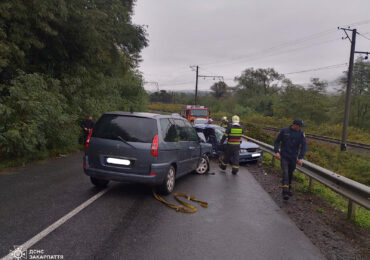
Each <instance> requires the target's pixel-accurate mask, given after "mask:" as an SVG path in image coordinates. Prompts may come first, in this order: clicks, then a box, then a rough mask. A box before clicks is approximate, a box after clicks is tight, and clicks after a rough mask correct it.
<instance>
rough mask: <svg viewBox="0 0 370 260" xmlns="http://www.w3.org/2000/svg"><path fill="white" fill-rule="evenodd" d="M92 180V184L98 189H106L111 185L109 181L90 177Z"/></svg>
mask: <svg viewBox="0 0 370 260" xmlns="http://www.w3.org/2000/svg"><path fill="white" fill-rule="evenodd" d="M90 180H91V182H92V184H94V185H95V186H96V187H99V188H105V187H107V185H108V183H109V181H108V180H102V179H97V178H94V177H90Z"/></svg>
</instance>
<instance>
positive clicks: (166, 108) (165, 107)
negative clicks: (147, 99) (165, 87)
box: [147, 103, 184, 114]
mask: <svg viewBox="0 0 370 260" xmlns="http://www.w3.org/2000/svg"><path fill="white" fill-rule="evenodd" d="M183 106H184V105H182V104H165V103H150V104H148V108H147V109H148V110H154V111H158V112H168V113H179V114H180V112H181V108H182V107H183Z"/></svg>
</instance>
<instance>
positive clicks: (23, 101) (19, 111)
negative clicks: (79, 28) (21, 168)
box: [0, 74, 78, 158]
mask: <svg viewBox="0 0 370 260" xmlns="http://www.w3.org/2000/svg"><path fill="white" fill-rule="evenodd" d="M59 88H60V85H59V81H56V80H50V79H48V78H45V77H43V76H42V75H39V74H25V75H21V76H19V77H17V78H16V79H14V80H13V81H12V83H11V86H10V88H9V95H8V96H6V97H3V98H2V106H1V107H0V114H2V115H3V116H2V117H1V119H0V122H1V123H0V125H1V129H0V133H1V137H2V138H1V139H0V147H1V152H2V153H4V154H6V155H7V156H9V157H27V158H31V157H32V154H33V153H35V152H43V151H46V150H50V149H55V148H57V147H60V146H69V145H72V144H74V143H76V142H77V138H76V133H77V131H78V128H77V126H76V125H75V120H76V117H75V116H70V115H68V114H66V112H65V110H66V109H65V106H66V105H65V103H66V100H65V98H64V96H63V95H61V94H60V93H59ZM74 139H75V140H74Z"/></svg>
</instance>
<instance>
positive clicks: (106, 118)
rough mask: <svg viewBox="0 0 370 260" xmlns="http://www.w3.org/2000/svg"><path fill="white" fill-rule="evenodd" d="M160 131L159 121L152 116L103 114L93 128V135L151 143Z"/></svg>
mask: <svg viewBox="0 0 370 260" xmlns="http://www.w3.org/2000/svg"><path fill="white" fill-rule="evenodd" d="M157 133H158V130H157V121H156V120H154V119H151V118H143V117H135V116H121V115H103V116H102V117H101V118H100V119H99V121H98V122H97V123H96V126H95V128H94V130H93V134H92V136H93V137H99V138H105V139H113V140H121V141H122V140H123V141H126V142H140V143H151V142H152V141H153V137H154V136H155V135H156V134H157Z"/></svg>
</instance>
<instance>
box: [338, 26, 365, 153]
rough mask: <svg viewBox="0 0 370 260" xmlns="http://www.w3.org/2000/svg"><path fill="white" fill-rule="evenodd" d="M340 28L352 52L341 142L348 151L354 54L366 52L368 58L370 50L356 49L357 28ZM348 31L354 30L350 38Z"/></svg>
mask: <svg viewBox="0 0 370 260" xmlns="http://www.w3.org/2000/svg"><path fill="white" fill-rule="evenodd" d="M338 29H340V30H343V31H344V33H345V34H346V36H347V37H343V38H342V39H343V40H344V39H348V40H349V41H350V42H351V53H350V55H349V66H348V76H347V88H346V103H345V107H344V119H343V130H342V140H341V144H340V150H341V151H346V150H347V135H348V133H347V132H348V125H349V112H350V107H351V88H352V77H353V65H354V56H355V53H358V54H365V55H366V57H365V59H367V58H368V55H369V54H370V53H369V52H364V51H356V36H357V34H359V33H358V32H357V29H350V28H349V27H348V28H340V27H338ZM347 31H351V32H352V37H351V38H350V37H349V35H348V34H347Z"/></svg>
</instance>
